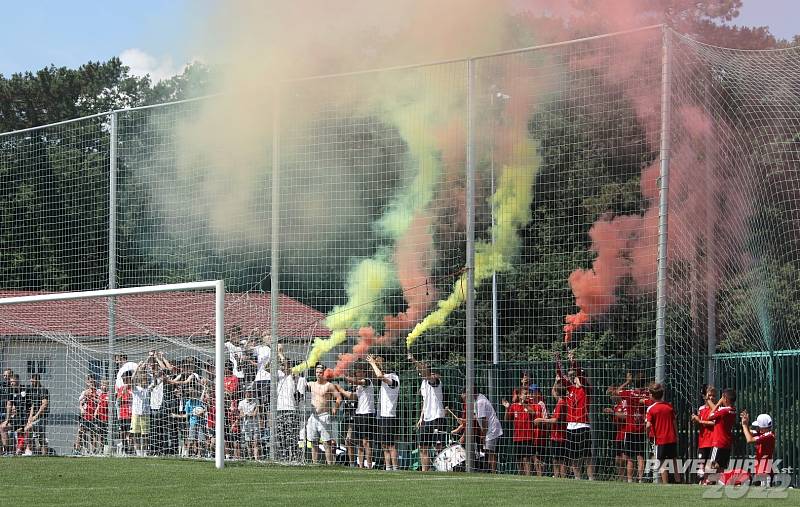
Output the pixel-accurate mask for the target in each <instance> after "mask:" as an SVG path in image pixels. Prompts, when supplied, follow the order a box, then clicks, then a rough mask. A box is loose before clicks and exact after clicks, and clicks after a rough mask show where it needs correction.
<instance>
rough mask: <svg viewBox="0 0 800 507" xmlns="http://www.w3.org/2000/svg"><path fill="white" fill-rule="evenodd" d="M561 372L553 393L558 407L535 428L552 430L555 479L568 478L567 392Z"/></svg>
mask: <svg viewBox="0 0 800 507" xmlns="http://www.w3.org/2000/svg"><path fill="white" fill-rule="evenodd" d="M559 373H560V372H557V373H556V379H555V382H554V383H553V388H552V390H551V393H552V395H553V398H555V399H556V406H555V408H554V409H553V413H552V415H550V417H537V418H535V419H534V420H533V424H534V426H538V425H540V424H548V425H550V427H551V430H550V458H551V459H552V461H553V477H561V478H566V476H567V465H566V462H565V461H566V457H567V410H568V409H567V390H566V388H565V387H564V384H563V383H562V381H561V376H560V375H559Z"/></svg>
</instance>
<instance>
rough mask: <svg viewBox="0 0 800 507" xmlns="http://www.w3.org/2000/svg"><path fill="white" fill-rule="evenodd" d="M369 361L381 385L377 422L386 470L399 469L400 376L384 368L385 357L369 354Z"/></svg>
mask: <svg viewBox="0 0 800 507" xmlns="http://www.w3.org/2000/svg"><path fill="white" fill-rule="evenodd" d="M367 363H369V365H370V366H371V367H372V372H373V373H374V374H375V378H376V379H377V380H378V381H379V382H380V385H381V388H380V398H379V403H378V407H379V408H378V418H377V424H378V427H379V431H380V434H381V443H382V444H383V462H384V467H385V468H386V470H398V469H399V466H398V455H397V436H398V433H399V432H400V422H399V419H398V417H397V400H398V398H399V395H400V377H398V376H397V374H396V373H393V372H391V371H385V370H384V368H383V364H384V362H383V358H382V357H380V356H373V355H368V356H367Z"/></svg>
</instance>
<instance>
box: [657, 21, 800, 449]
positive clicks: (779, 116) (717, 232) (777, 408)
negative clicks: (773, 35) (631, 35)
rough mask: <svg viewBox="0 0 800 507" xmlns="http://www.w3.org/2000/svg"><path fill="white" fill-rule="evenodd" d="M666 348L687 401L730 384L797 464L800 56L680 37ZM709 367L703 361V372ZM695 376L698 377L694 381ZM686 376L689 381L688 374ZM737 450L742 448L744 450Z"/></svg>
mask: <svg viewBox="0 0 800 507" xmlns="http://www.w3.org/2000/svg"><path fill="white" fill-rule="evenodd" d="M672 48H673V62H674V63H673V66H672V69H673V73H672V94H671V106H672V114H673V122H672V125H673V127H672V132H673V146H672V150H671V155H672V159H671V164H670V171H671V172H670V183H669V185H670V191H669V206H670V213H669V252H668V256H669V262H670V264H669V267H670V269H669V275H668V287H669V288H668V295H669V303H668V304H669V310H668V312H667V316H668V319H667V329H668V333H667V334H668V337H669V339H668V342H667V343H668V346H669V352H670V356H671V358H672V367H673V370H672V371H673V372H672V377H673V378H676V377H677V376H678V375H677V372H681V373H680V378H681V382H680V383H674V385H675V388H676V389H677V390H678V391H679V393H680V395H681V396H682V397H683V398H684V399H685V400H687V402H688V401H689V400H693V401H694V402H695V403H694V404H695V405H700V404H699V403H697V401H698V400H700V393H701V390H702V386H703V384H705V383H709V384H712V385H715V386H717V387H718V388H726V387H734V388H736V389H737V391H738V395H739V403H738V404H737V406H738V407H739V408H740V409H747V410H748V411H750V413H763V412H767V413H770V414H772V416H773V418H774V419H775V420H776V421H777V422H776V424H781V422H782V424H783V425H782V426H781V427H780V428H779V430H778V431H777V435H778V439H779V442H780V444H779V445H781V446H782V448H783V449H784V452H785V454H784V455H783V456H782V457H784V459H787V458H789V457H794V459H796V456H797V452H798V450H797V446H796V442H797V436H798V433H797V431H798V428H797V426H796V425H793V424H791V423H789V421H793V420H794V418H795V417H796V416H797V414H798V412H797V411H798V406H797V403H796V401H794V400H796V390H795V389H796V388H795V387H793V384H794V382H793V381H792V380H791V379H793V378H796V372H797V368H798V356H797V353H796V350H797V348H798V335H797V329H796V326H795V325H794V324H793V319H794V316H793V315H794V307H795V302H794V301H795V298H794V296H793V294H794V292H795V289H794V283H793V282H792V281H791V280H795V279H796V271H797V255H796V252H797V245H796V239H795V236H796V235H797V204H796V197H797V196H796V186H797V181H796V179H797V178H796V176H797V173H796V168H797V160H798V144H797V143H798V139H797V131H798V121H800V109H799V108H800V101H798V99H800V96H798V87H797V79H796V74H797V72H796V70H797V67H798V65H800V53H798V50H797V49H796V48H792V49H785V50H775V51H735V50H729V49H722V48H715V47H710V46H705V45H703V44H700V43H697V42H695V41H692V40H690V39H688V38H686V37H682V36H678V35H673V37H672ZM704 361H708V362H707V364H705V365H704V364H703V362H704ZM690 372H694V373H690ZM687 374H688V375H687ZM737 450H738V451H739V452H740V453H744V452H746V451H745V449H744V447H743V446H737Z"/></svg>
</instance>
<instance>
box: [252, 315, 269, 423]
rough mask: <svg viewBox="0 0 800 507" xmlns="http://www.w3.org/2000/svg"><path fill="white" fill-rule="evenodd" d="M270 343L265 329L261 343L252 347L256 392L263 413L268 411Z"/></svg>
mask: <svg viewBox="0 0 800 507" xmlns="http://www.w3.org/2000/svg"><path fill="white" fill-rule="evenodd" d="M270 343H272V336H271V335H270V334H269V333H268V332H267V331H264V334H263V335H262V336H261V345H257V346H256V347H255V348H253V355H254V356H255V358H256V368H257V369H256V379H255V387H256V394H257V395H258V398H259V400H260V401H261V406H262V407H263V408H264V413H265V414H266V413H267V412H269V404H270V399H269V394H270V390H269V382H270V380H271V378H270V373H269V360H270V357H271V355H272V349H270V347H269V345H270Z"/></svg>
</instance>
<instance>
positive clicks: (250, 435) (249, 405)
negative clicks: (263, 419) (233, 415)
mask: <svg viewBox="0 0 800 507" xmlns="http://www.w3.org/2000/svg"><path fill="white" fill-rule="evenodd" d="M237 408H238V409H239V433H240V434H241V437H242V440H244V448H245V449H246V450H250V452H251V453H252V455H253V459H256V460H257V459H258V458H259V454H260V453H259V449H260V447H261V424H260V422H259V417H258V416H259V413H260V412H261V407H260V403H259V401H258V397H257V395H256V392H255V389H253V388H252V387H248V388H247V390H246V391H245V394H244V398H242V399H241V400H239V405H238V407H237Z"/></svg>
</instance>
